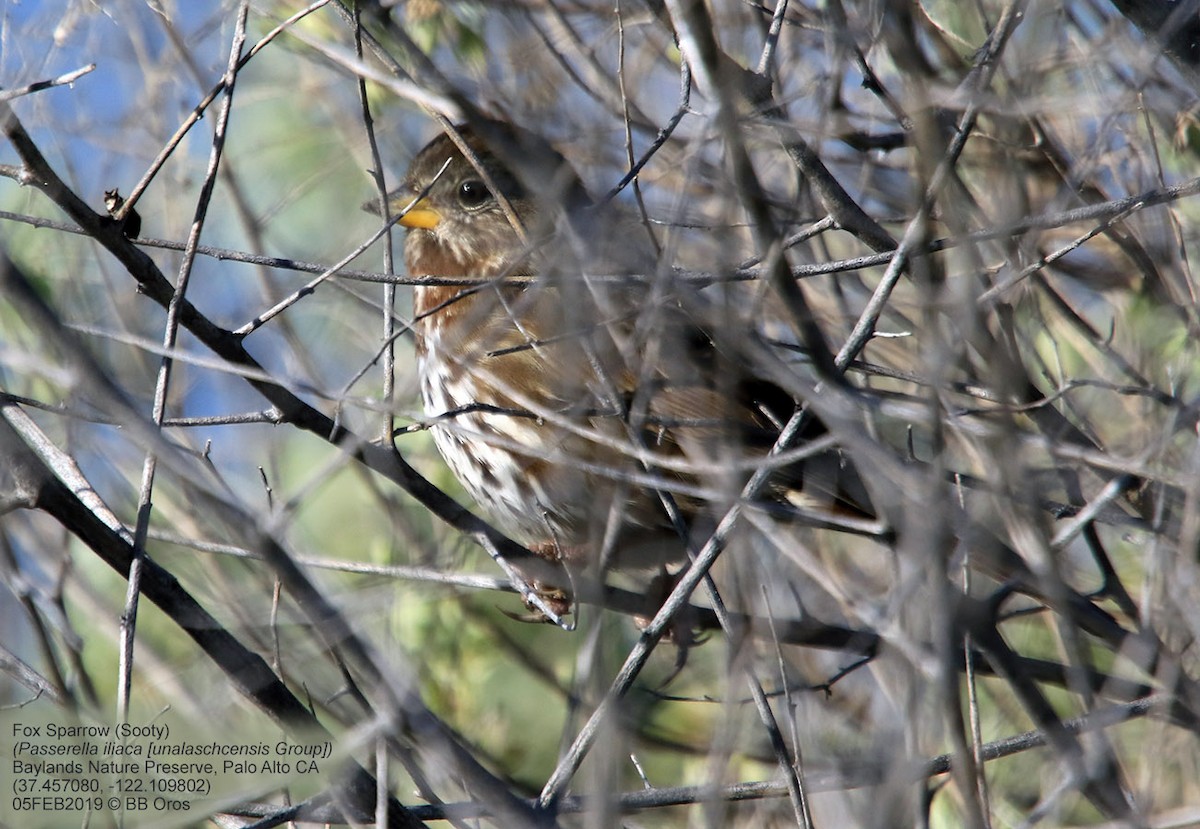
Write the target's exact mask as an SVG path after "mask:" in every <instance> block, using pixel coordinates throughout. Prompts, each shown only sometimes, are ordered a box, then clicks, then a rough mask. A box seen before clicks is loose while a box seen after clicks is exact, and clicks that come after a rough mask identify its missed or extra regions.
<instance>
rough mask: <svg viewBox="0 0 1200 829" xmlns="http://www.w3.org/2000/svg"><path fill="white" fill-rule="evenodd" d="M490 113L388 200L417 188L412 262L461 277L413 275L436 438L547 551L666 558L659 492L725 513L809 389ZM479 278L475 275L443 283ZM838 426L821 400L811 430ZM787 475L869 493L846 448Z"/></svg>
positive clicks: (510, 522) (397, 207)
mask: <svg viewBox="0 0 1200 829" xmlns="http://www.w3.org/2000/svg"><path fill="white" fill-rule="evenodd" d="M484 126H485V127H486V130H485V132H486V140H485V135H483V134H481V133H478V132H474V131H472V130H470V129H468V128H466V127H459V128H458V129H457V132H458V134H459V136H460V141H461V142H462V143H463V144H464V145H465V146H466V147H467V148H468V149H469V150H470V151H471V152H470V155H473V156H474V159H469V158H468V157H467V155H465V154H464V153H463V151H462V150H461V149H460V148H459V146H458V145H457V144H456V143H455V141H454V140H452V139H451V138H450V137H449V136H448V135H441V136H439V137H437V138H435V139H434V140H433V141H431V142H430V143H429V144H428V145H427V146H426V147H425V148H424V149H423V150H421V152H420V153H419V154H418V155H417V156H416V158H415V160H414V161H413V163H412V166H411V168H410V170H409V172H408V176H407V178H406V180H405V183H404V185H403V186H402V187H401V188H400V189H399V190H398V191H396V192H395V193H393V194H391V200H390V205H391V208H392V210H393V211H394V212H401V211H403V210H404V209H405V208H408V212H407V213H406V215H404V216H403V217H402V218H401V219H400V223H401V224H403V225H405V226H406V227H407V228H408V233H407V238H406V240H405V245H404V253H405V261H406V264H407V267H408V271H409V274H410V275H411V276H414V277H443V278H445V279H444V280H442V282H441V284H438V283H437V281H436V280H431V283H432V284H426V285H420V286H418V287H416V289H415V297H414V305H413V314H414V319H415V322H414V331H415V334H416V348H417V360H418V366H419V375H420V383H421V394H422V398H423V402H424V407H425V411H426V413H427V415H429V417H430V418H432V419H434V425H433V427H432V428H433V435H434V439H435V442H436V444H437V447H438V449H439V450H440V452H441V454H442V456H443V457H444V458H445V460H446V462H447V463H448V464H449V466H450V468H451V469H452V470H453V471H454V473H455V475H456V476H457V477H458V479H459V480H460V481H461V482H462V484H463V486H464V487H465V488H466V489H467V491H468V492H469V493H470V494H471V496H472V497H473V498H474V499H475V500H476V501H477V502H478V503H479V504H480V505H482V506H483V507H484V508H485V509H486V510H487V512H488V514H489V515H490V516H491V518H492V519H493V520H494V521H495V522H496V523H497V524H498V525H499V526H500V527H501V528H502V529H504V530H505V531H506V532H508V533H509V534H511V535H512V536H513V537H515V538H516V539H518V540H520V541H522V542H524V543H525V544H527V545H529V547H530V548H531V549H533V550H534V551H535V552H537V553H538V554H539V555H542V556H545V557H546V558H549V559H552V560H556V561H561V562H563V563H565V564H567V565H568V566H569V567H570V566H572V565H574V566H576V567H578V566H581V565H584V564H590V563H593V562H595V561H596V560H597V558H598V556H599V554H600V553H601V551H602V550H603V551H605V552H606V554H607V552H608V551H609V550H611V551H612V555H611V557H610V558H606V560H605V566H609V567H615V568H621V569H626V570H628V569H638V568H642V569H650V568H655V567H659V566H661V565H662V564H663V563H664V562H666V561H668V560H671V559H675V558H678V557H680V556H681V554H682V551H683V549H684V545H683V544H682V542H681V541H680V537H679V526H678V523H677V522H676V523H673V522H672V521H671V520H670V519H669V517H668V510H667V508H666V506H665V505H664V504H665V503H669V501H667V500H666V499H664V498H663V493H667V494H668V495H669V497H670V501H673V502H674V503H675V504H677V505H678V514H679V515H682V516H683V517H684V518H685V520H686V521H688V522H693V521H699V520H700V519H701V518H703V517H710V516H712V515H714V514H719V512H717V510H719V509H721V508H722V507H723V506H728V504H729V503H730V500H731V499H732V498H734V497H736V494H737V493H738V492H739V490H740V488H741V486H742V485H743V484H744V482H745V480H746V479H748V477H749V475H750V474H751V473H752V472H753V468H754V464H755V463H756V462H758V461H760V460H761V459H762V457H763V456H764V455H765V452H766V450H767V449H768V448H769V447H770V446H771V445H772V444H773V442H774V441H775V439H776V438H777V437H778V434H779V430H780V428H781V425H782V424H783V423H784V422H786V421H787V420H788V419H789V418H790V417H791V416H792V414H793V412H794V411H795V410H796V401H795V400H794V399H793V397H792V395H790V394H787V393H785V392H784V391H783V390H782V389H781V388H779V386H778V385H775V384H773V383H771V382H767V381H765V380H763V379H761V378H759V377H756V376H755V375H754V374H753V373H752V372H750V371H748V369H747V367H746V365H744V360H742V358H741V357H740V355H739V354H737V353H736V350H737V349H736V348H730V347H728V343H729V342H733V341H734V340H735V339H736V337H735V336H734V335H733V334H731V333H730V332H729V331H726V333H725V335H724V336H723V337H717V336H714V333H713V331H714V322H713V320H712V319H699V318H697V317H696V315H695V313H694V310H693V306H692V305H689V306H688V309H687V310H685V308H684V304H683V303H681V302H679V301H678V293H677V292H676V291H675V289H674V287H672V285H671V283H670V276H671V274H670V272H667V273H666V275H665V276H664V277H663V278H662V279H659V280H658V281H657V283H656V281H655V279H654V278H653V277H654V275H655V273H656V264H655V261H654V258H653V257H652V256H646V257H644V258H641V259H639V258H638V257H639V256H640V253H639V248H640V246H639V245H638V244H636V243H635V242H634V241H633V239H634V238H635V237H634V235H633V234H632V233H631V232H630V231H628V229H625V230H624V232H623V231H622V228H620V227H619V226H617V225H615V224H614V222H613V220H612V218H611V215H609V214H612V213H614V212H615V211H613V210H605V209H600V208H596V207H593V206H592V205H590V204H589V203H588V202H587V198H586V193H585V192H584V190H583V187H582V185H581V184H580V183H579V180H578V179H577V177H576V176H575V174H574V172H573V171H572V170H571V169H570V168H569V167H568V166H567V165H566V163H565V161H563V159H562V158H561V156H559V155H558V154H557V153H555V152H554V151H553V150H551V149H550V148H549V147H548V145H546V144H545V143H544V142H541V141H539V140H537V139H536V138H533V137H531V136H529V135H527V134H526V133H525V132H524V131H520V130H516V129H514V128H512V127H508V126H505V125H501V124H496V123H493V122H488V123H486V124H485V125H484ZM501 157H503V158H504V159H505V160H506V161H509V162H510V163H508V164H505V163H502V162H501V160H500V158H501ZM518 172H519V173H520V175H518ZM498 195H499V196H502V197H503V198H498ZM414 200H416V201H415V204H414V203H413V202H414ZM505 201H507V205H506V204H505ZM410 205H411V207H410ZM510 213H511V214H515V217H516V218H517V219H518V220H519V221H518V222H516V223H514V222H512V221H510ZM514 224H516V225H519V226H520V229H518V227H516V226H514ZM639 265H640V267H641V271H640V273H639V272H638V270H637V268H638V267H639ZM622 274H625V275H626V276H627V277H632V276H633V275H635V274H637V275H639V276H640V277H641V278H638V279H633V278H626V279H621V278H620V276H621V275H622ZM463 278H470V279H472V280H475V282H474V283H473V284H467V285H463V284H461V281H460V282H459V284H447V283H452V282H453V281H454V280H455V279H458V280H462V279H463ZM692 293H693V294H694V293H695V291H694V289H693V290H692ZM717 310H718V311H720V309H717ZM717 317H718V318H720V314H719V313H718V314H717ZM729 319H730V322H731V323H734V324H736V321H735V320H733V318H732V317H730V318H729ZM823 433H824V427H823V426H822V425H821V424H820V422H819V421H815V420H814V421H813V422H812V424H811V425H810V429H809V435H808V437H809V438H812V437H817V436H820V435H821V434H823ZM777 477H778V478H779V481H778V483H777V484H776V485H775V486H774V490H775V491H776V493H778V494H779V500H780V502H789V503H792V504H795V503H797V499H796V498H795V492H797V491H798V490H799V488H800V487H801V486H802V487H803V493H804V497H805V499H806V501H807V504H808V505H809V506H812V505H813V504H818V503H823V504H825V505H827V506H830V507H836V506H839V505H840V506H842V507H846V506H847V505H853V507H851V508H854V507H862V506H863V505H866V504H869V501H868V500H867V497H866V495H865V492H862V491H861V485H860V484H858V483H857V478H856V476H854V475H853V471H852V470H850V469H848V468H846V466H845V465H844V464H843V463H842V462H841V458H840V456H839V454H838V453H837V452H836V451H831V452H827V453H825V454H824V455H823V456H817V457H816V458H810V459H808V460H806V461H804V462H803V463H802V464H801V463H794V464H791V465H790V466H788V467H786V468H783V469H781V470H780V471H779V473H778V475H777ZM848 486H849V487H852V488H857V489H858V490H859V491H858V492H853V493H852V494H851V495H850V496H847V494H846V492H847V488H848ZM782 493H787V494H786V495H784V494H782ZM706 504H711V506H710V507H706ZM859 514H860V515H861V514H862V513H859ZM605 540H607V545H606V544H605Z"/></svg>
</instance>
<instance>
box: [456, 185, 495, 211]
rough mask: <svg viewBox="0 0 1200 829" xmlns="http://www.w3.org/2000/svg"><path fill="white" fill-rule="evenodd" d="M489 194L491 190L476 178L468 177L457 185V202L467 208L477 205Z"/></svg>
mask: <svg viewBox="0 0 1200 829" xmlns="http://www.w3.org/2000/svg"><path fill="white" fill-rule="evenodd" d="M491 196H492V191H490V190H488V188H487V185H486V184H484V183H483V182H482V181H480V180H479V179H477V178H469V179H467V180H466V181H464V182H463V183H462V184H460V185H458V203H459V204H461V205H462V206H463V207H465V208H467V209H468V210H469V209H471V208H475V207H479V206H480V205H482V204H483V203H484V202H485V201H487V200H488V199H489V198H491Z"/></svg>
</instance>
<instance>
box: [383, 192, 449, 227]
mask: <svg viewBox="0 0 1200 829" xmlns="http://www.w3.org/2000/svg"><path fill="white" fill-rule="evenodd" d="M411 201H412V197H411V196H401V197H400V198H398V199H396V200H395V201H393V202H392V205H391V207H392V209H393V210H395V211H396V212H397V213H399V212H400V211H401V210H403V209H404V208H406V207H408V204H409V202H411ZM441 220H442V214H440V213H438V212H437V211H436V210H434V209H433V208H432V207H430V205H429V200H428V199H420V200H419V201H418V202H417V203H416V204H414V205H413V206H412V209H410V210H409V211H408V212H407V213H405V214H404V215H403V216H401V217H400V224H402V225H404V226H405V227H419V228H422V229H424V230H433V229H434V228H435V227H437V226H438V222H440V221H441Z"/></svg>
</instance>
